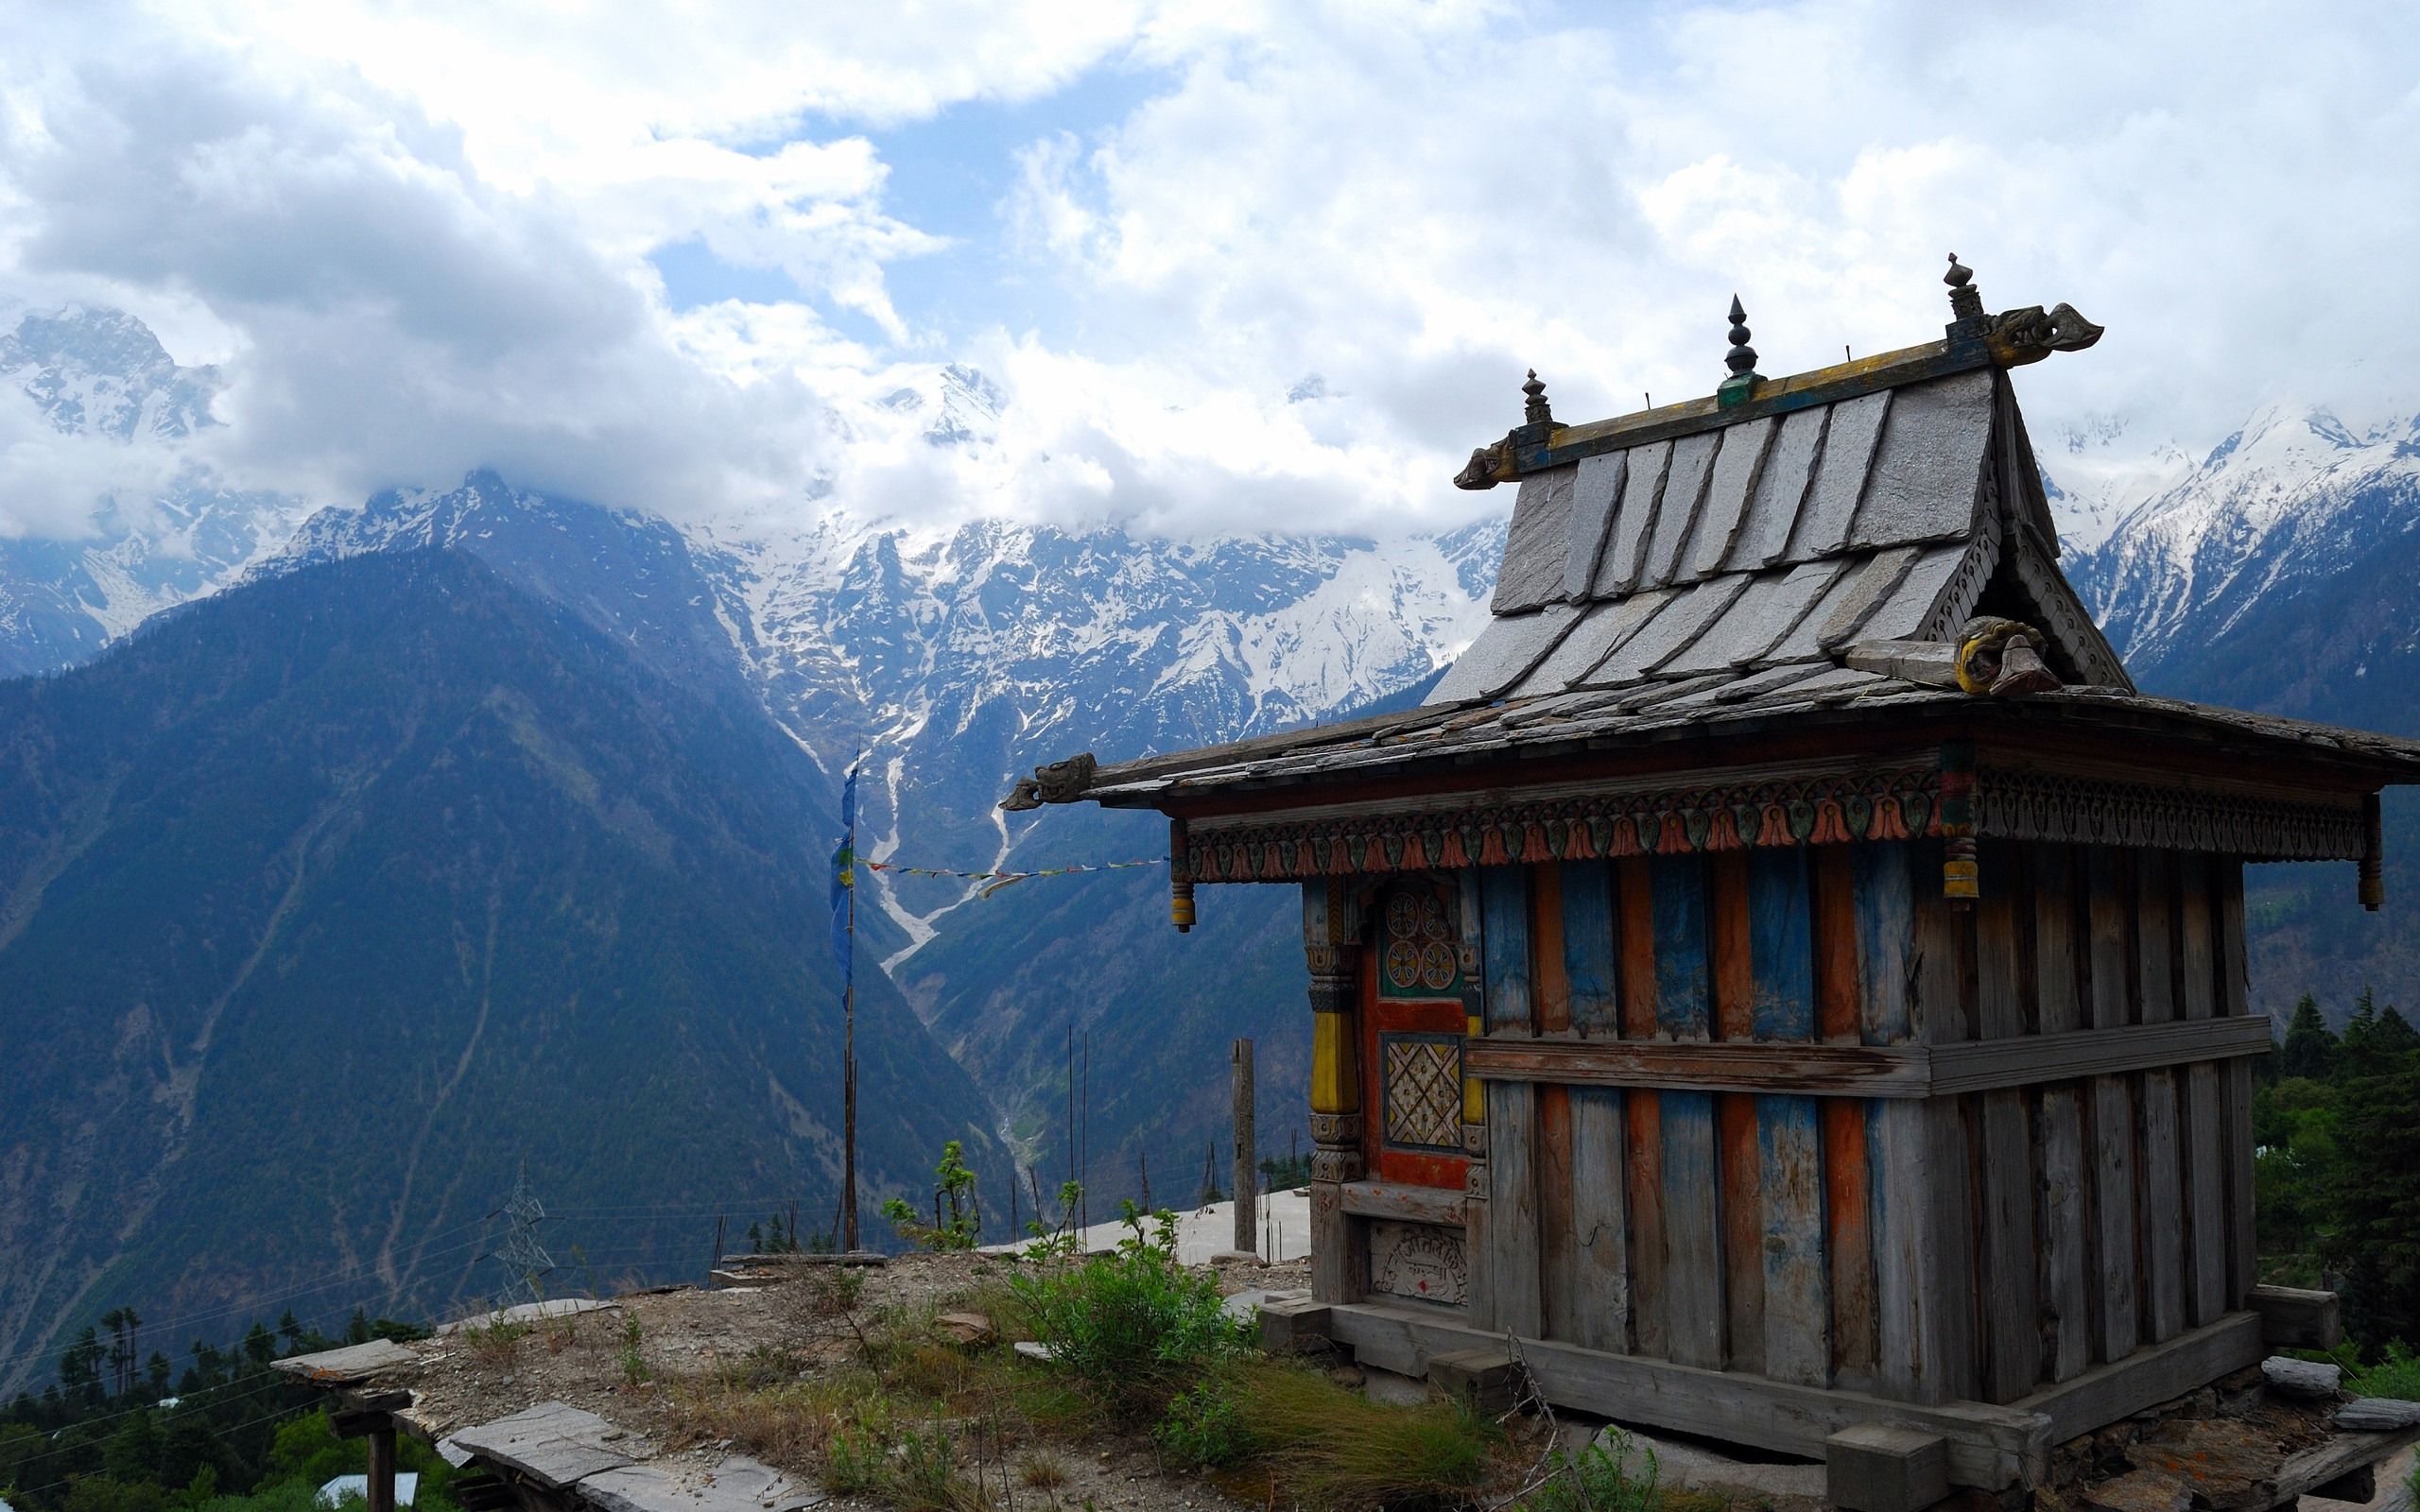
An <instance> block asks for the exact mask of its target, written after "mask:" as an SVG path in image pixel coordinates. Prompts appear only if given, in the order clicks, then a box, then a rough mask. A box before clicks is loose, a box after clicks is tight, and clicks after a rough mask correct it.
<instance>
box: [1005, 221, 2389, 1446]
mask: <svg viewBox="0 0 2420 1512" xmlns="http://www.w3.org/2000/svg"><path fill="white" fill-rule="evenodd" d="M1946 282H1947V283H1949V286H1950V304H1951V313H1952V316H1953V319H1952V320H1951V322H1950V324H1949V325H1948V327H1947V329H1946V332H1945V335H1944V337H1943V339H1940V340H1936V341H1932V342H1930V343H1927V344H1926V345H1923V346H1918V347H1911V348H1908V349H1906V350H1903V351H1898V352H1887V353H1884V354H1882V355H1879V356H1875V357H1870V358H1866V359H1863V360H1859V361H1855V362H1850V363H1844V364H1842V365H1841V366H1838V367H1834V368H1827V369H1822V370H1819V371H1815V372H1809V373H1804V374H1800V375H1798V376H1795V377H1789V378H1780V379H1767V378H1765V377H1763V376H1761V375H1759V374H1757V373H1756V372H1755V352H1754V351H1753V349H1751V348H1750V347H1749V346H1748V339H1749V335H1750V334H1749V332H1748V330H1747V329H1746V327H1745V325H1744V323H1743V319H1744V318H1743V317H1742V316H1741V314H1740V311H1739V309H1738V306H1737V302H1736V301H1735V302H1734V305H1733V310H1732V317H1733V325H1732V331H1731V338H1732V350H1731V352H1730V354H1729V357H1728V359H1727V360H1728V365H1729V369H1730V376H1729V377H1727V378H1725V379H1724V380H1723V381H1722V383H1721V385H1720V387H1719V389H1718V390H1717V391H1716V393H1715V394H1713V395H1712V396H1709V397H1707V398H1704V399H1699V400H1693V401H1690V402H1687V403H1685V404H1674V405H1669V406H1667V407H1664V408H1661V409H1653V410H1649V411H1646V412H1644V413H1640V414H1634V415H1628V416H1623V417H1621V418H1618V419H1615V420H1609V421H1596V422H1593V423H1588V424H1579V425H1566V424H1564V423H1563V422H1561V421H1558V420H1556V419H1555V418H1554V416H1553V414H1552V413H1551V410H1550V408H1549V405H1548V403H1547V398H1546V395H1545V391H1544V386H1543V385H1542V384H1540V383H1539V382H1538V381H1537V380H1536V377H1535V375H1534V374H1532V375H1531V379H1530V383H1529V384H1528V385H1527V386H1526V388H1525V391H1526V393H1527V394H1528V405H1527V410H1526V414H1525V417H1524V420H1523V422H1522V423H1521V424H1520V425H1518V426H1516V427H1514V428H1513V430H1512V431H1511V432H1510V433H1509V434H1508V435H1506V436H1505V437H1504V438H1503V439H1501V440H1500V441H1497V442H1495V443H1494V444H1492V445H1490V446H1487V447H1484V448H1481V449H1480V450H1479V451H1478V452H1477V453H1475V454H1474V455H1473V456H1472V458H1471V462H1470V465H1469V466H1468V467H1467V468H1466V469H1465V470H1464V471H1463V472H1462V473H1461V476H1460V477H1459V478H1457V479H1456V481H1457V482H1458V483H1460V484H1461V486H1463V487H1465V488H1478V489H1485V488H1492V487H1494V486H1495V485H1497V484H1500V483H1517V484H1518V485H1519V493H1518V496H1517V499H1516V501H1515V503H1514V506H1513V520H1512V524H1511V528H1510V534H1509V539H1508V542H1507V545H1506V549H1505V555H1504V560H1503V563H1502V567H1501V570H1500V571H1499V574H1498V576H1497V581H1496V587H1495V598H1494V602H1493V606H1492V607H1493V610H1494V614H1493V617H1492V620H1491V622H1490V623H1489V625H1488V626H1487V627H1486V629H1485V630H1484V632H1483V633H1482V634H1480V635H1479V636H1478V639H1477V640H1476V641H1475V642H1474V643H1473V644H1472V645H1471V646H1470V647H1469V649H1468V650H1467V651H1465V652H1464V653H1463V654H1462V656H1461V658H1460V660H1459V661H1457V662H1455V663H1454V665H1453V666H1452V667H1451V669H1450V670H1449V671H1447V673H1446V674H1445V675H1444V677H1443V679H1442V680H1441V681H1440V682H1439V684H1438V685H1437V687H1436V689H1435V691H1434V693H1433V694H1432V695H1431V696H1429V698H1428V700H1427V702H1426V704H1425V705H1424V706H1422V707H1421V708H1419V709H1418V710H1415V711H1411V712H1408V713H1389V714H1382V715H1378V716H1374V717H1372V718H1366V719H1361V720H1357V721H1353V722H1349V723H1343V724H1338V725H1332V726H1327V727H1324V728H1314V729H1308V730H1297V731H1293V732H1289V733H1284V734H1277V735H1271V736H1266V737H1262V738H1258V739H1253V740H1246V741H1241V742H1237V743H1235V744H1232V745H1227V746H1220V747H1212V748H1209V749H1204V750H1196V751H1188V752H1184V753H1181V754H1174V755H1167V756H1152V757H1147V758H1144V759H1141V760H1137V761H1131V762H1126V763H1122V764H1116V765H1100V764H1098V763H1096V762H1095V761H1094V760H1093V759H1092V758H1091V757H1089V756H1084V757H1078V758H1076V759H1074V760H1072V761H1069V762H1063V763H1059V764H1057V765H1054V766H1051V767H1046V768H1044V769H1043V770H1042V771H1040V772H1038V773H1037V774H1036V776H1035V778H1034V779H1032V780H1030V781H1029V782H1025V783H1021V784H1019V789H1018V791H1017V793H1015V794H1013V795H1011V798H1010V799H1008V800H1007V804H1006V806H1009V807H1011V808H1026V807H1031V806H1034V805H1036V804H1038V803H1044V802H1072V801H1089V802H1095V803H1099V804H1103V805H1107V806H1112V807H1121V808H1149V809H1156V810H1159V811H1161V812H1162V813H1165V814H1167V816H1169V817H1170V820H1171V834H1172V841H1171V857H1170V859H1171V864H1172V871H1173V875H1174V878H1175V889H1176V918H1177V922H1178V923H1179V925H1180V926H1181V927H1182V926H1186V925H1189V924H1190V923H1191V922H1192V908H1193V893H1194V889H1195V887H1196V886H1197V885H1203V884H1217V883H1267V884H1282V885H1289V886H1295V887H1299V888H1300V889H1301V892H1302V896H1303V920H1304V948H1305V954H1306V958H1307V961H1308V964H1309V970H1310V998H1311V1009H1312V1012H1313V1014H1314V1015H1315V1018H1314V1024H1315V1030H1314V1047H1315V1053H1314V1065H1313V1071H1312V1074H1311V1085H1310V1088H1309V1095H1310V1106H1311V1126H1312V1133H1313V1137H1314V1139H1315V1141H1316V1143H1317V1152H1316V1156H1315V1164H1314V1167H1313V1180H1312V1210H1313V1224H1314V1262H1313V1264H1314V1297H1313V1300H1312V1302H1311V1303H1310V1304H1308V1306H1307V1308H1306V1309H1305V1314H1306V1316H1305V1320H1304V1321H1305V1326H1308V1327H1313V1328H1315V1329H1316V1331H1317V1332H1321V1333H1322V1334H1323V1335H1324V1336H1325V1337H1326V1338H1328V1339H1330V1340H1332V1341H1334V1342H1336V1343H1338V1344H1340V1345H1343V1346H1346V1347H1349V1348H1350V1349H1353V1350H1354V1351H1355V1353H1356V1354H1357V1356H1358V1357H1359V1358H1361V1359H1362V1360H1364V1361H1366V1362H1369V1363H1372V1364H1375V1365H1378V1366H1385V1367H1388V1368H1392V1369H1396V1370H1400V1371H1405V1372H1408V1373H1410V1374H1415V1375H1421V1374H1429V1373H1431V1371H1432V1370H1443V1371H1449V1370H1451V1369H1454V1368H1458V1366H1457V1362H1461V1363H1462V1364H1464V1365H1467V1364H1469V1363H1470V1362H1473V1361H1478V1362H1484V1361H1486V1360H1489V1359H1492V1358H1494V1359H1501V1358H1503V1357H1504V1356H1505V1355H1506V1354H1507V1352H1508V1351H1511V1352H1513V1353H1517V1356H1518V1364H1519V1366H1520V1367H1521V1368H1522V1369H1525V1370H1526V1371H1527V1372H1528V1373H1529V1375H1530V1378H1531V1379H1533V1380H1534V1382H1535V1383H1536V1385H1537V1388H1538V1389H1539V1390H1540V1391H1541V1392H1542V1393H1543V1394H1544V1395H1545V1396H1546V1397H1547V1399H1549V1400H1552V1401H1555V1402H1557V1403H1561V1404H1566V1405H1569V1406H1572V1407H1576V1408H1580V1409H1583V1410H1587V1411H1591V1412H1595V1413H1598V1414H1601V1415H1603V1416H1605V1417H1612V1418H1616V1419H1619V1420H1624V1421H1630V1422H1635V1423H1640V1424H1645V1425H1650V1426H1660V1427H1663V1428H1668V1429H1674V1430H1682V1431H1686V1432H1689V1433H1694V1434H1700V1435H1708V1436H1712V1437H1716V1438H1720V1439H1726V1440H1730V1441H1734V1442H1737V1443H1742V1444H1748V1445H1755V1446H1760V1447H1763V1448H1765V1449H1770V1450H1775V1451H1782V1452H1795V1453H1802V1454H1808V1455H1814V1456H1824V1455H1825V1454H1826V1453H1827V1452H1831V1453H1833V1454H1834V1455H1836V1456H1837V1455H1839V1454H1841V1453H1842V1452H1844V1450H1843V1447H1842V1446H1844V1445H1846V1444H1849V1443H1851V1442H1852V1441H1853V1440H1854V1438H1855V1435H1858V1434H1859V1433H1867V1434H1871V1433H1875V1432H1883V1433H1886V1434H1898V1435H1902V1437H1908V1436H1909V1435H1912V1441H1913V1442H1915V1443H1917V1444H1918V1445H1919V1446H1931V1448H1930V1449H1929V1450H1927V1451H1924V1452H1932V1453H1935V1454H1937V1456H1938V1457H1939V1459H1940V1460H1941V1462H1942V1464H1943V1466H1944V1467H1945V1469H1944V1473H1945V1478H1946V1481H1947V1482H1948V1483H1950V1484H1958V1485H1966V1486H1980V1487H1987V1488H2003V1487H2009V1486H2034V1485H2039V1484H2041V1483H2042V1481H2043V1478H2044V1475H2045V1473H2046V1470H2045V1466H2046V1464H2047V1460H2048V1453H2049V1451H2050V1448H2051V1447H2052V1446H2054V1445H2057V1444H2061V1443H2065V1442H2067V1441H2069V1440H2071V1439H2074V1438H2076V1437H2077V1436H2078V1435H2083V1434H2086V1433H2089V1432H2091V1431H2093V1430H2095V1429H2098V1428H2100V1427H2101V1426H2103V1425H2104V1424H2108V1423H2111V1422H2114V1421H2117V1420H2118V1419H2120V1418H2122V1417H2127V1416H2128V1415H2130V1414H2134V1413H2136V1412H2138V1411H2141V1410H2143V1409H2145V1408H2148V1407H2150V1406H2152V1405H2153V1404H2156V1403H2159V1402H2162V1401H2165V1400H2169V1399H2173V1398H2176V1397H2178V1396H2179V1395H2181V1394H2183V1393H2187V1392H2190V1391H2193V1390H2195V1389H2196V1388H2198V1387H2200V1386H2202V1385H2204V1384H2205V1383H2209V1382H2211V1381H2213V1380H2215V1379H2217V1378H2219V1377H2221V1376H2222V1375H2225V1374H2226V1373H2228V1372H2231V1371H2235V1370H2238V1369H2239V1368H2240V1367H2242V1366H2247V1365H2250V1364H2253V1363H2255V1362H2256V1361H2258V1360H2259V1359H2260V1358H2261V1357H2262V1356H2263V1355H2264V1354H2266V1353H2268V1352H2269V1351H2270V1349H2273V1348H2274V1347H2277V1346H2279V1345H2281V1344H2286V1343H2308V1342H2315V1341H2317V1340H2319V1339H2321V1338H2324V1337H2325V1336H2326V1332H2325V1331H2326V1329H2327V1328H2328V1327H2329V1324H2330V1321H2331V1320H2332V1312H2331V1311H2330V1308H2331V1305H2332V1299H2329V1298H2326V1297H2324V1296H2321V1295H2320V1294H2310V1293H2297V1294H2286V1293H2282V1292H2278V1291H2275V1290H2273V1289H2269V1288H2263V1287H2260V1286H2259V1285H2258V1284H2257V1277H2256V1273H2255V1270H2256V1268H2255V1259H2254V1253H2253V1142H2252V1126H2251V1113H2252V1107H2251V1098H2252V1060H2251V1057H2255V1056H2257V1055H2260V1054H2262V1053H2263V1052H2265V1051H2266V1050H2268V1048H2269V1046H2270V1023H2269V1021H2268V1019H2267V1017H2266V1016H2265V1015H2264V1014H2262V1013H2259V1012H2256V1011H2255V1010H2254V1009H2253V1008H2252V1006H2251V1005H2249V1004H2248V1003H2247V1001H2246V977H2245V950H2244V931H2245V918H2244V901H2243V875H2244V866H2245V864H2246V863H2247V862H2254V861H2268V860H2351V861H2354V862H2356V863H2358V867H2359V897H2360V901H2361V902H2364V903H2366V904H2368V905H2369V906H2371V907H2376V906H2377V902H2378V859H2379V857H2378V850H2379V828H2378V807H2377V803H2378V793H2379V790H2380V789H2381V787H2382V786H2384V785H2386V784H2388V783H2391V782H2413V781H2420V746H2415V745H2413V744H2411V743H2407V742H2402V741H2396V740H2392V739H2389V738H2386V737H2382V736H2377V735H2370V734H2363V733H2359V732H2354V731H2348V730H2333V729H2324V728H2320V727H2316V726H2312V725H2308V724H2301V723H2297V722H2294V721H2290V720H2284V719H2274V718H2268V717H2263V716H2258V715H2253V714H2248V713H2238V712H2233V711H2228V710H2222V709H2215V708H2209V707H2204V706H2198V705H2193V704H2188V703H2183V702H2178V701H2176V700H2173V699H2168V698H2161V697H2154V696H2147V695H2145V694H2143V693H2141V692H2140V691H2138V690H2137V689H2135V686H2134V685H2133V683H2132V682H2131V681H2130V680H2129V679H2128V677H2127V674H2126V669H2125V668H2124V666H2123V665H2121V664H2120V662H2119V660H2118V656H2117V655H2116V653H2115V652H2114V651H2113V650H2112V648H2111V647H2110V645H2109V644H2108V643H2107V642H2106V641H2105V640H2103V639H2102V637H2101V635H2100V632H2099V630H2098V629H2097V628H2095V627H2094V625H2093V623H2092V620H2091V617H2090V615H2089V614H2088V613H2087V612H2086V611H2085V609H2084V607H2083V604H2082V603H2081V602H2080V601H2079V600H2078V598H2077V597H2076V594H2075V593H2074V592H2073V590H2072V589H2071V588H2070V587H2069V586H2068V584H2067V582H2066V579H2065V578H2064V577H2063V576H2061V574H2060V571H2059V567H2058V552H2059V547H2058V539H2057V533H2056V531H2055V529H2054V528H2053V525H2052V522H2051V517H2050V513H2049V509H2048V505H2047V503H2046V501H2045V498H2044V493H2043V488H2042V481H2041V474H2040V472H2039V471H2038V469H2037V467H2036V464H2035V461H2034V455H2033V451H2032V448H2031V443H2030V442H2029V440H2028V439H2027V436H2026V428H2025V421H2024V417H2023V415H2022V414H2021V413H2020V412H2019V409H2018V406H2017V403H2016V396H2015V391H2014V387H2013V384H2012V380H2011V376H2010V375H2011V369H2015V368H2017V367H2020V366H2023V365H2025V364H2027V363H2030V362H2032V361H2035V360H2038V359H2041V358H2043V357H2046V356H2048V354H2049V353H2051V352H2058V351H2070V350H2075V349H2079V348H2083V347H2086V346H2089V345H2091V344H2092V342H2093V341H2094V340H2095V339H2096V338H2097V337H2098V336H2099V335H2100V330H2099V328H2097V327H2094V326H2092V325H2091V324H2089V323H2088V322H2086V321H2084V320H2083V318H2081V317H2079V316H2077V315H2076V313H2075V312H2074V311H2073V310H2071V309H2069V308H2068V307H2066V306H2065V305H2061V306H2059V307H2057V308H2056V309H2054V310H2052V311H2050V312H2049V313H2048V314H2045V313H2044V312H2043V311H2042V310H2040V309H2038V308H2031V309H2020V310H2015V311H2011V312H2008V313H2004V314H1999V315H1997V316H1994V315H1986V314H1985V313H1984V311H1983V307H1982V302H1981V300H1980V297H1979V294H1978V293H1977V292H1976V290H1975V289H1974V287H1973V286H1972V282H1971V274H1970V273H1969V272H1968V270H1967V269H1966V268H1964V267H1962V266H1959V265H1958V263H1957V261H1956V259H1955V258H1954V257H1953V258H1952V259H1951V266H1950V271H1949V274H1948V278H1947V281H1946ZM1508 1339H1509V1341H1510V1342H1509V1343H1508ZM1841 1435H1849V1436H1847V1437H1843V1436H1841Z"/></svg>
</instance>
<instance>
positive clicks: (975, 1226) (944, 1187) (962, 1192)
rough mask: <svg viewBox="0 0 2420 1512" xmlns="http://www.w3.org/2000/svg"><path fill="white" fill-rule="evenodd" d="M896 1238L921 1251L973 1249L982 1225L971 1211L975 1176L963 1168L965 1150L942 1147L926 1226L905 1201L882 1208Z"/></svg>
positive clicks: (895, 1200) (953, 1145)
mask: <svg viewBox="0 0 2420 1512" xmlns="http://www.w3.org/2000/svg"><path fill="white" fill-rule="evenodd" d="M882 1215H883V1216H884V1217H885V1218H887V1219H889V1220H890V1227H891V1228H893V1229H897V1230H898V1232H899V1237H900V1238H902V1239H905V1240H907V1241H908V1243H909V1244H911V1245H915V1246H920V1247H922V1248H925V1249H973V1248H974V1247H975V1241H976V1239H977V1237H978V1236H979V1235H980V1234H981V1232H982V1229H983V1221H982V1217H981V1215H980V1214H978V1213H977V1211H976V1210H975V1173H974V1172H973V1171H971V1170H969V1169H967V1166H966V1160H965V1149H964V1147H963V1146H962V1145H961V1144H959V1142H958V1141H956V1140H951V1141H949V1142H948V1143H945V1144H943V1145H942V1160H941V1164H939V1165H936V1166H934V1167H933V1221H932V1222H931V1223H930V1224H926V1223H925V1219H924V1214H922V1213H920V1212H918V1211H916V1210H915V1209H914V1208H913V1207H910V1206H909V1205H908V1199H907V1198H905V1197H892V1198H891V1199H890V1200H889V1201H888V1202H885V1203H884V1204H883V1205H882Z"/></svg>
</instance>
